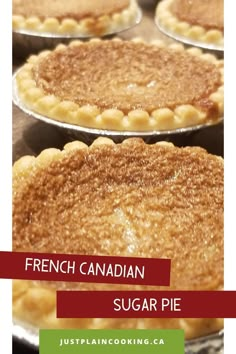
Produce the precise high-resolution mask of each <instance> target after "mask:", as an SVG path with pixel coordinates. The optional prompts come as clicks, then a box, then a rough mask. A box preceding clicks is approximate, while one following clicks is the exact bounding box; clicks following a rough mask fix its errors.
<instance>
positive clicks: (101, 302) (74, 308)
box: [57, 291, 236, 318]
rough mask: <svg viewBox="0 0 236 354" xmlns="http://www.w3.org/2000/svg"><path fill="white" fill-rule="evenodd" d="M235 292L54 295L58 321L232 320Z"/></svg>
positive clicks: (137, 292) (235, 309)
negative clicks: (72, 319)
mask: <svg viewBox="0 0 236 354" xmlns="http://www.w3.org/2000/svg"><path fill="white" fill-rule="evenodd" d="M235 303H236V291H58V292H57V317H59V318H94V317H95V318H96V317H98V318H156V317H159V318H162V317H163V318H180V317H181V318H182V317H184V318H236V306H235Z"/></svg>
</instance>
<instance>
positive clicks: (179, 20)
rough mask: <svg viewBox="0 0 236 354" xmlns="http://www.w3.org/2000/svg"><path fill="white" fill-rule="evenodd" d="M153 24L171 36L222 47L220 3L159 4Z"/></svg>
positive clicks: (184, 0)
mask: <svg viewBox="0 0 236 354" xmlns="http://www.w3.org/2000/svg"><path fill="white" fill-rule="evenodd" d="M156 16H157V20H158V22H159V23H160V25H161V26H162V27H163V28H165V29H166V30H167V31H169V32H172V33H173V34H175V33H176V34H178V35H180V36H182V37H185V38H188V39H191V40H192V41H197V42H202V43H205V44H209V45H211V44H213V45H214V44H215V45H219V46H222V48H223V45H224V0H207V1H206V0H194V1H190V0H163V1H161V2H160V3H159V4H158V5H157V10H156Z"/></svg>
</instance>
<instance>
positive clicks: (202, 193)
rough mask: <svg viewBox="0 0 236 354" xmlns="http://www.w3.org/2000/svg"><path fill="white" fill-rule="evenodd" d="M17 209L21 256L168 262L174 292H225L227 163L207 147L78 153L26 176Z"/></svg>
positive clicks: (16, 245)
mask: <svg viewBox="0 0 236 354" xmlns="http://www.w3.org/2000/svg"><path fill="white" fill-rule="evenodd" d="M13 202H14V203H13V206H14V207H13V210H14V213H13V249H14V251H35V250H37V251H40V252H57V253H77V254H89V255H93V254H94V255H115V256H135V257H136V256H138V257H168V258H171V259H172V270H171V287H170V289H191V290H196V289H202V290H204V289H207V290H212V289H221V288H222V287H223V163H222V161H221V160H220V159H219V158H218V157H216V156H212V155H209V154H207V153H206V152H205V151H204V150H202V149H200V148H170V147H165V146H158V145H145V144H144V143H143V142H141V141H139V140H133V141H132V142H129V143H126V144H122V145H112V146H109V145H103V146H99V147H93V148H90V149H83V150H77V151H70V152H67V153H66V154H63V155H62V156H61V158H60V159H59V160H56V161H54V162H52V163H51V164H49V165H48V166H47V167H41V168H37V169H32V170H31V172H30V174H27V176H25V177H24V176H22V177H21V180H20V182H19V181H18V183H17V185H15V186H14V198H13ZM48 286H52V284H51V283H49V284H48ZM69 286H71V285H69ZM78 286H79V287H80V288H81V289H91V288H92V289H101V288H109V289H114V288H117V287H119V286H112V285H107V286H105V285H101V284H100V285H99V284H94V285H90V284H80V285H78ZM126 288H128V286H127V287H126ZM141 288H142V287H139V289H141ZM152 289H153V288H152ZM150 321H151V320H150ZM153 321H154V320H153ZM150 323H152V322H150ZM124 325H125V324H124ZM127 326H128V324H127Z"/></svg>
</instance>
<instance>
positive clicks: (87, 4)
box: [13, 0, 130, 21]
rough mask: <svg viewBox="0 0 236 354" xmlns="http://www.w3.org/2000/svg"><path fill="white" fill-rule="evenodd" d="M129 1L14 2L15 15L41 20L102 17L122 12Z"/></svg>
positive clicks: (46, 0)
mask: <svg viewBox="0 0 236 354" xmlns="http://www.w3.org/2000/svg"><path fill="white" fill-rule="evenodd" d="M129 3H130V1H129V0H119V1H116V0H109V1H107V0H79V1H78V0H33V1H32V0H13V13H14V14H17V15H22V16H25V17H30V16H37V17H39V18H40V19H45V18H50V17H53V18H57V19H58V20H63V19H65V18H73V19H75V20H77V21H79V20H81V19H83V18H86V17H93V18H94V17H95V18H96V17H100V16H103V15H111V14H113V13H116V12H120V11H122V10H124V9H125V8H127V7H128V6H129Z"/></svg>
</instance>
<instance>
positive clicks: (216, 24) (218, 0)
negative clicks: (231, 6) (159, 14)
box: [171, 0, 224, 30]
mask: <svg viewBox="0 0 236 354" xmlns="http://www.w3.org/2000/svg"><path fill="white" fill-rule="evenodd" d="M171 10H172V12H173V13H174V14H175V15H176V16H177V17H178V18H179V19H180V20H182V21H186V22H188V23H191V24H192V25H199V26H202V27H204V28H206V29H211V28H215V29H219V30H223V29H224V1H223V0H193V1H189V0H174V1H173V3H172V5H171Z"/></svg>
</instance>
